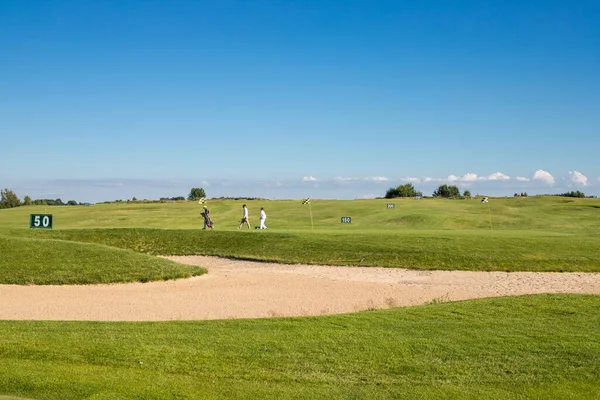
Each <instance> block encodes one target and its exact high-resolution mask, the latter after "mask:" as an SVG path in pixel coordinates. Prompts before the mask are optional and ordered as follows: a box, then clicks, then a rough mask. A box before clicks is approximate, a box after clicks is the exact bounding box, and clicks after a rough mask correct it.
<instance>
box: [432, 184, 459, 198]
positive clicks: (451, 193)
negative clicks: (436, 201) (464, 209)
mask: <svg viewBox="0 0 600 400" xmlns="http://www.w3.org/2000/svg"><path fill="white" fill-rule="evenodd" d="M433 197H444V198H446V199H460V198H462V196H461V195H460V190H458V187H457V186H455V185H450V186H448V185H446V184H443V185H440V186H439V187H438V188H437V190H435V191H434V192H433Z"/></svg>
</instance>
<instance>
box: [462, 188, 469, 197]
mask: <svg viewBox="0 0 600 400" xmlns="http://www.w3.org/2000/svg"><path fill="white" fill-rule="evenodd" d="M463 196H465V197H471V191H470V190H469V189H465V191H464V192H463Z"/></svg>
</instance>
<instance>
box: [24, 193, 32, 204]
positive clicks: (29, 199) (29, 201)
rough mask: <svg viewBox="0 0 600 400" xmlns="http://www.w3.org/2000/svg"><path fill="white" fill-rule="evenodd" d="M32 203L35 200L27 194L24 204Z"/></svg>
mask: <svg viewBox="0 0 600 400" xmlns="http://www.w3.org/2000/svg"><path fill="white" fill-rule="evenodd" d="M32 204H33V200H31V197H29V196H28V195H25V197H24V198H23V205H24V206H30V205H32Z"/></svg>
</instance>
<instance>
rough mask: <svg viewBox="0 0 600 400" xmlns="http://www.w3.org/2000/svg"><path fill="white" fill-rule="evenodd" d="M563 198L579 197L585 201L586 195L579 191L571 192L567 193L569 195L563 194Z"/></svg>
mask: <svg viewBox="0 0 600 400" xmlns="http://www.w3.org/2000/svg"><path fill="white" fill-rule="evenodd" d="M561 196H564V197H579V198H581V199H583V198H585V193H583V192H580V191H579V190H576V191H570V192H567V193H562V194H561Z"/></svg>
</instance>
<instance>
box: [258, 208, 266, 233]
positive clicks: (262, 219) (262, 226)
mask: <svg viewBox="0 0 600 400" xmlns="http://www.w3.org/2000/svg"><path fill="white" fill-rule="evenodd" d="M266 220H267V213H266V212H265V209H264V208H262V207H261V208H260V229H267V226H266V225H265V221H266Z"/></svg>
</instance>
